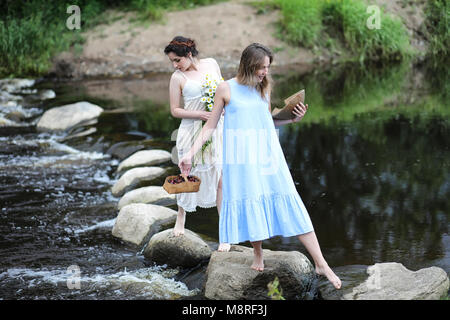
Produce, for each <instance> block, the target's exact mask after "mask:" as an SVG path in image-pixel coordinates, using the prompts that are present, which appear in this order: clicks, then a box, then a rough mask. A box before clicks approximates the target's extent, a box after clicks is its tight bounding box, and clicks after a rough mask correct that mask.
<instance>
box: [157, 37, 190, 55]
mask: <svg viewBox="0 0 450 320" xmlns="http://www.w3.org/2000/svg"><path fill="white" fill-rule="evenodd" d="M169 52H173V53H175V54H176V55H177V56H179V57H187V55H188V54H189V52H190V53H192V56H193V57H195V56H197V55H198V51H197V48H196V47H195V41H194V40H192V39H189V38H185V37H182V36H177V37H175V38H173V39H172V41H170V43H169V44H168V45H167V46H166V48H165V49H164V53H165V54H168V53H169Z"/></svg>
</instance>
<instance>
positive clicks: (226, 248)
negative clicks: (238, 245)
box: [217, 243, 231, 252]
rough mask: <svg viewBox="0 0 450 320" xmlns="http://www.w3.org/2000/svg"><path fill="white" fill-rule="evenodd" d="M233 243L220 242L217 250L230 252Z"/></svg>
mask: <svg viewBox="0 0 450 320" xmlns="http://www.w3.org/2000/svg"><path fill="white" fill-rule="evenodd" d="M230 248H231V245H230V244H229V243H220V244H219V248H217V251H219V252H228V251H230Z"/></svg>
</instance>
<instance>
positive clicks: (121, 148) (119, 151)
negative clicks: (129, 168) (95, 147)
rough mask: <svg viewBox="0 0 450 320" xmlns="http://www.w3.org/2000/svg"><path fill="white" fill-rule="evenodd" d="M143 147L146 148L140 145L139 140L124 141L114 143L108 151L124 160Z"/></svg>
mask: <svg viewBox="0 0 450 320" xmlns="http://www.w3.org/2000/svg"><path fill="white" fill-rule="evenodd" d="M142 149H145V147H144V146H142V145H140V144H139V142H134V141H131V142H129V141H123V142H118V143H116V144H114V145H112V146H111V147H110V148H109V149H108V150H107V151H106V153H107V154H109V155H111V156H112V157H115V158H118V159H119V160H120V161H122V160H124V159H126V158H128V157H129V156H130V155H132V154H133V153H135V152H137V151H139V150H142Z"/></svg>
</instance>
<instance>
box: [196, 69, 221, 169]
mask: <svg viewBox="0 0 450 320" xmlns="http://www.w3.org/2000/svg"><path fill="white" fill-rule="evenodd" d="M222 81H224V79H223V78H220V79H217V78H214V77H212V76H211V75H209V74H206V77H205V81H204V82H203V83H202V91H203V96H202V97H201V99H200V101H201V102H203V104H204V105H205V110H206V111H209V112H211V111H212V109H213V106H214V96H215V94H216V90H217V86H218V85H219V83H221V82H222ZM204 124H205V122H204V121H203V123H202V127H203V125H204ZM211 143H212V138H209V140H208V141H206V142H205V143H204V144H203V146H202V161H203V162H204V157H203V153H204V151H205V150H206V148H208V146H209V145H211Z"/></svg>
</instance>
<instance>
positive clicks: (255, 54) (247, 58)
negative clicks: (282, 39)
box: [236, 43, 273, 99]
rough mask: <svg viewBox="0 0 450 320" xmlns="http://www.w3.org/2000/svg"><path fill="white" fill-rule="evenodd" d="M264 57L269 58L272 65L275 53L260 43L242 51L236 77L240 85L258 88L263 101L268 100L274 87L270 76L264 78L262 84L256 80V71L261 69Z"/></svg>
mask: <svg viewBox="0 0 450 320" xmlns="http://www.w3.org/2000/svg"><path fill="white" fill-rule="evenodd" d="M264 57H269V61H270V63H271V64H272V61H273V53H272V51H271V50H270V49H269V48H267V47H266V46H264V45H262V44H260V43H252V44H251V45H249V46H248V47H247V48H245V49H244V51H242V55H241V61H240V63H239V69H238V73H237V76H236V78H237V80H238V82H239V83H240V84H243V85H247V86H250V87H254V88H256V90H258V91H259V93H260V94H261V97H262V98H263V99H265V98H266V94H267V93H269V92H270V90H271V87H272V78H271V77H270V75H269V74H268V75H267V76H266V77H264V80H263V81H262V82H261V83H259V82H258V81H257V79H256V75H255V73H256V70H258V69H259V68H261V66H262V64H263V61H264Z"/></svg>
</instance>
